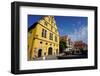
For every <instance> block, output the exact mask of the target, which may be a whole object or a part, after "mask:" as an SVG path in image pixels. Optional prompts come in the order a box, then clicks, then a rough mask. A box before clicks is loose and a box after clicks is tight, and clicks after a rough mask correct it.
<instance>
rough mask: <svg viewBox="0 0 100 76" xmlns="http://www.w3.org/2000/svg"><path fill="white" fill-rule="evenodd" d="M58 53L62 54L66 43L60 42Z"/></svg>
mask: <svg viewBox="0 0 100 76" xmlns="http://www.w3.org/2000/svg"><path fill="white" fill-rule="evenodd" d="M59 48H60V53H62V52H64V50H65V49H66V48H67V46H66V42H64V41H60V47H59Z"/></svg>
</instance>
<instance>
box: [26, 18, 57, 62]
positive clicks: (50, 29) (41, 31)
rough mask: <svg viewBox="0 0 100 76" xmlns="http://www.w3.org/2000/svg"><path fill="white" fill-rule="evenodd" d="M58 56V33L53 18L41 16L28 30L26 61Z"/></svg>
mask: <svg viewBox="0 0 100 76" xmlns="http://www.w3.org/2000/svg"><path fill="white" fill-rule="evenodd" d="M57 54H59V32H58V29H57V26H56V21H55V19H54V16H43V17H42V18H41V19H40V20H39V21H38V22H36V23H34V24H33V25H32V26H31V27H29V28H28V60H34V59H35V58H38V57H43V56H48V55H57Z"/></svg>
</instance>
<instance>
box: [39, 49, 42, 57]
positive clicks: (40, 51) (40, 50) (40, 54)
mask: <svg viewBox="0 0 100 76" xmlns="http://www.w3.org/2000/svg"><path fill="white" fill-rule="evenodd" d="M41 56H42V49H39V50H38V57H41Z"/></svg>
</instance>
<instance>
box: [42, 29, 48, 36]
mask: <svg viewBox="0 0 100 76" xmlns="http://www.w3.org/2000/svg"><path fill="white" fill-rule="evenodd" d="M46 35H47V30H45V29H42V37H44V38H46Z"/></svg>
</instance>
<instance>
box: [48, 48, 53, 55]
mask: <svg viewBox="0 0 100 76" xmlns="http://www.w3.org/2000/svg"><path fill="white" fill-rule="evenodd" d="M52 51H53V50H52V47H49V48H48V55H52Z"/></svg>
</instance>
